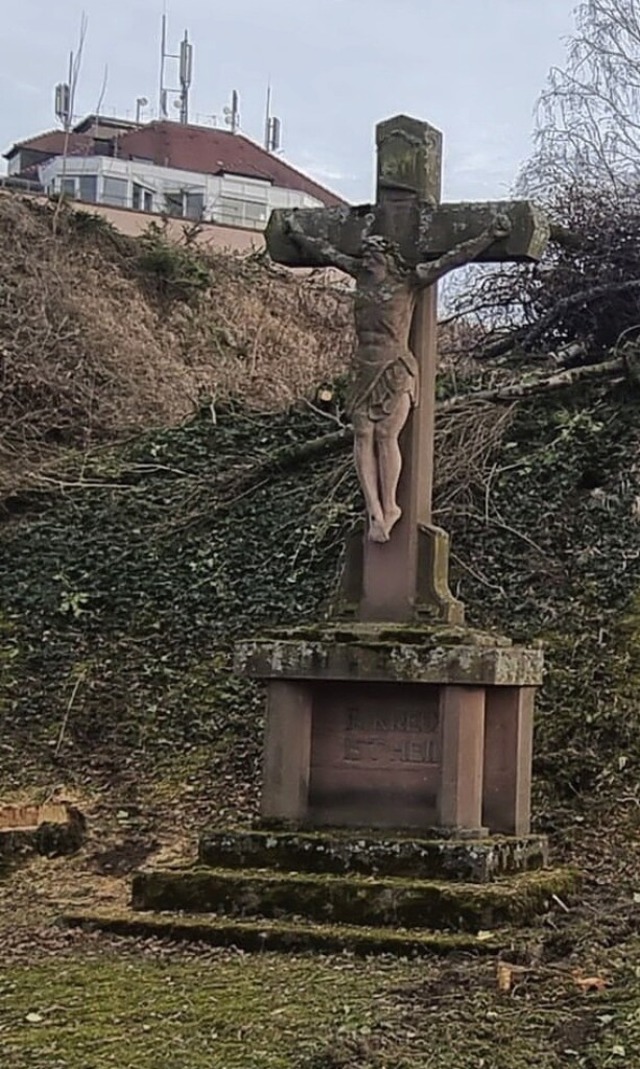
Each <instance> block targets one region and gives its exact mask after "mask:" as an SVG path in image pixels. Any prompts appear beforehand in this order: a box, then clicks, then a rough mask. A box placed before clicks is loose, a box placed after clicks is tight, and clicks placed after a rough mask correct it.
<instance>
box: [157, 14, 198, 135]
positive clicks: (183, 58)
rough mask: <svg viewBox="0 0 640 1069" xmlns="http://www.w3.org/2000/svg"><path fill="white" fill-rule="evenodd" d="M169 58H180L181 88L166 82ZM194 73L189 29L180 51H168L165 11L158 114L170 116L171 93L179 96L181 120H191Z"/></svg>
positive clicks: (161, 116)
mask: <svg viewBox="0 0 640 1069" xmlns="http://www.w3.org/2000/svg"><path fill="white" fill-rule="evenodd" d="M168 59H176V60H178V78H179V82H180V88H179V89H176V88H173V87H172V86H168V85H166V83H165V71H166V63H167V60H168ZM192 75H193V45H192V44H191V43H190V41H189V34H188V32H187V30H185V31H184V38H183V40H182V41H181V42H180V51H179V52H168V51H167V15H166V11H165V14H164V15H163V16H162V29H161V35H160V91H159V98H158V114H159V116H160V118H161V119H168V118H169V109H168V106H167V103H168V97H169V94H172V95H175V96H177V97H178V99H177V100H176V101H175V107H176V108H179V109H180V122H181V123H188V122H189V89H190V88H191V78H192Z"/></svg>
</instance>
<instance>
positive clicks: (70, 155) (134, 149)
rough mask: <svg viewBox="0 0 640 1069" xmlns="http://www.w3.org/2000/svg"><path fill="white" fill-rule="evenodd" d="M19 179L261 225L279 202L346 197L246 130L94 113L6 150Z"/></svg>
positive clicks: (123, 202) (54, 189)
mask: <svg viewBox="0 0 640 1069" xmlns="http://www.w3.org/2000/svg"><path fill="white" fill-rule="evenodd" d="M5 159H6V160H7V161H8V173H9V176H10V178H14V179H27V178H29V179H34V178H37V179H38V181H39V183H40V186H41V187H42V189H43V190H44V191H45V192H47V193H50V194H57V193H64V194H66V195H68V196H70V197H73V198H75V199H77V200H80V201H84V202H88V203H93V204H105V205H111V206H113V207H118V208H129V209H133V210H135V211H139V212H148V213H152V214H153V213H155V214H163V215H168V216H174V217H178V218H187V219H193V220H202V221H206V222H214V223H222V224H225V225H228V226H234V227H241V228H247V229H252V230H262V229H263V228H264V226H265V225H266V222H267V219H268V217H269V214H270V212H271V210H272V209H273V208H296V207H316V206H321V205H326V206H337V205H341V204H344V203H345V202H344V200H343V199H342V198H341V197H339V196H337V195H336V194H335V193H332V192H331V191H330V190H328V189H325V187H324V186H322V185H320V184H319V183H318V182H315V181H314V180H313V179H312V178H310V177H309V176H308V175H305V174H303V173H302V172H301V171H299V170H297V169H296V168H295V167H292V166H291V165H290V164H288V163H286V162H285V161H284V160H283V159H282V158H280V157H279V156H276V155H274V154H273V153H272V152H268V151H267V150H266V149H264V148H262V147H261V146H260V145H258V144H256V143H255V142H254V141H252V140H251V139H250V138H248V137H245V136H244V134H240V133H231V132H230V131H227V130H219V129H216V128H215V127H206V126H193V125H190V124H189V125H187V124H185V125H182V124H180V123H177V122H169V121H167V120H163V121H159V122H151V123H148V124H145V125H139V124H136V123H133V122H128V121H125V120H118V119H111V118H108V117H105V116H99V115H91V116H89V117H88V118H86V119H83V120H82V122H80V123H78V124H77V125H76V126H74V127H73V129H72V130H70V131H69V132H68V133H66V132H65V131H62V130H52V131H48V132H46V133H44V134H40V135H38V136H36V137H33V138H29V139H27V140H25V141H20V142H17V143H16V144H14V145H13V146H12V147H11V148H10V149H9V150H8V152H6V153H5Z"/></svg>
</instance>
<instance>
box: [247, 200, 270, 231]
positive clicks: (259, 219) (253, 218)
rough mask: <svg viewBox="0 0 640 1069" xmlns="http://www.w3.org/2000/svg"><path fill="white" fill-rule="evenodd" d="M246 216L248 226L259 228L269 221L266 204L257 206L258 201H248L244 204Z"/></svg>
mask: <svg viewBox="0 0 640 1069" xmlns="http://www.w3.org/2000/svg"><path fill="white" fill-rule="evenodd" d="M244 214H245V218H246V220H247V224H249V225H250V224H255V225H256V226H259V225H260V224H261V223H266V221H267V206H266V204H257V203H256V201H252V200H247V201H245V202H244Z"/></svg>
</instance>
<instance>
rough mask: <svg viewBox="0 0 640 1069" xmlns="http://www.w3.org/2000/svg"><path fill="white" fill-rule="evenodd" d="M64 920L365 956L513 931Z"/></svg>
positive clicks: (437, 948) (462, 945)
mask: <svg viewBox="0 0 640 1069" xmlns="http://www.w3.org/2000/svg"><path fill="white" fill-rule="evenodd" d="M63 921H64V922H65V923H66V924H68V925H69V927H71V928H84V929H87V930H89V931H103V932H111V933H113V934H114V935H120V936H131V937H132V938H135V939H140V938H146V939H168V940H171V941H177V940H179V941H183V942H191V943H205V944H207V945H209V946H216V947H230V946H232V947H239V948H240V949H241V950H246V951H257V952H258V953H262V952H264V951H265V950H271V951H280V952H285V953H286V952H289V953H302V952H305V951H315V952H316V953H320V954H331V953H340V952H341V951H348V952H349V953H350V954H358V955H360V956H363V957H367V956H368V955H370V954H396V955H398V956H399V957H408V956H411V957H416V956H421V955H431V954H439V955H445V954H456V953H458V954H459V953H460V952H461V951H467V952H470V951H471V952H473V953H474V954H496V953H498V952H499V951H500V950H502V949H507V948H509V947H511V946H512V944H513V935H512V933H510V932H509V933H508V934H504V933H500V932H496V933H495V934H494V935H492V936H491V937H489V935H488V933H486V932H483V933H482V939H479V938H478V936H477V935H476V934H474V933H471V932H466V933H463V932H428V931H424V930H421V929H406V928H405V929H403V930H402V931H395V930H394V929H393V928H376V927H368V928H359V927H356V926H355V925H345V924H313V923H309V922H306V921H301V920H296V921H294V920H266V919H265V918H263V917H261V918H258V919H254V918H251V919H248V920H245V919H242V918H241V919H233V918H228V917H217V916H215V915H207V914H195V915H194V914H174V915H171V914H168V913H153V912H145V913H134V912H132V911H131V910H106V909H93V910H87V911H83V912H81V913H72V914H67V915H66V916H65V917H63Z"/></svg>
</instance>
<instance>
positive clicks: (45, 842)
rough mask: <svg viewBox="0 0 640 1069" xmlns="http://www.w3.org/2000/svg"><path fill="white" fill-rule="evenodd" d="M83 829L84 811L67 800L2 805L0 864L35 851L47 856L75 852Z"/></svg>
mask: <svg viewBox="0 0 640 1069" xmlns="http://www.w3.org/2000/svg"><path fill="white" fill-rule="evenodd" d="M84 833H85V820H84V817H83V815H82V814H81V813H80V812H79V810H78V809H76V808H75V806H71V805H68V804H67V803H66V802H51V803H48V804H46V805H43V806H38V805H22V804H21V805H13V804H7V805H0V865H2V864H3V863H7V862H12V861H15V860H17V859H20V858H22V857H26V856H28V855H29V854H33V853H36V854H42V855H44V856H46V857H56V856H60V855H64V854H72V853H75V851H76V850H79V849H80V847H81V845H82V842H83V840H84Z"/></svg>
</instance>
